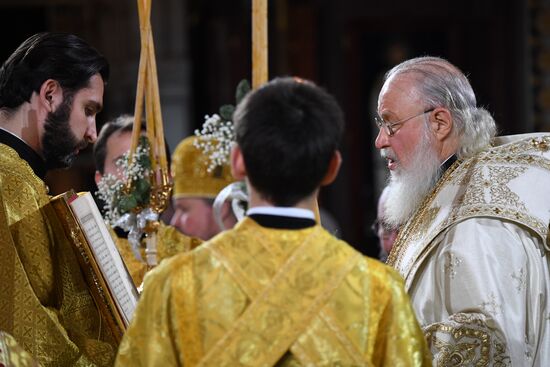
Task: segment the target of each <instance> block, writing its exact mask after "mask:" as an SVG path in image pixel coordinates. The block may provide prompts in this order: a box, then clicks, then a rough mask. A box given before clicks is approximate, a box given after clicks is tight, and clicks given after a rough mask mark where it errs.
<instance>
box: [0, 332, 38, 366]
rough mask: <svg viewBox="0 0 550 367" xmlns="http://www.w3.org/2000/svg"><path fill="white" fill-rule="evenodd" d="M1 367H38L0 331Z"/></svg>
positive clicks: (17, 345) (7, 335) (13, 340)
mask: <svg viewBox="0 0 550 367" xmlns="http://www.w3.org/2000/svg"><path fill="white" fill-rule="evenodd" d="M0 366H1V367H4V366H5V367H38V363H36V361H35V360H34V359H33V358H32V356H31V355H30V354H29V353H27V351H25V350H24V349H23V348H21V346H20V345H19V343H17V341H16V340H15V339H14V338H13V337H12V336H11V335H9V334H6V333H5V332H3V331H0Z"/></svg>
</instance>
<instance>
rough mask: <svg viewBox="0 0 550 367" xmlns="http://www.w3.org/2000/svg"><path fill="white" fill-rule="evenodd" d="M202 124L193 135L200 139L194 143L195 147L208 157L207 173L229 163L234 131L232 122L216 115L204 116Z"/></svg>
mask: <svg viewBox="0 0 550 367" xmlns="http://www.w3.org/2000/svg"><path fill="white" fill-rule="evenodd" d="M204 120H205V121H204V124H203V125H202V129H201V130H200V131H199V130H198V129H197V130H195V135H197V136H199V137H200V139H198V140H197V141H195V144H194V145H195V146H196V147H197V148H198V149H201V150H202V151H203V153H204V155H206V156H207V157H208V160H209V164H208V168H207V171H208V172H212V171H213V170H214V169H215V168H216V167H217V166H221V165H224V164H226V163H228V162H229V153H230V152H231V146H232V145H233V142H234V141H235V130H234V128H233V122H232V121H224V120H223V119H222V118H221V117H220V116H219V115H218V114H213V115H212V116H208V115H206V116H204Z"/></svg>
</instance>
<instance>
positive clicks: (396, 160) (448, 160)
mask: <svg viewBox="0 0 550 367" xmlns="http://www.w3.org/2000/svg"><path fill="white" fill-rule="evenodd" d="M378 114H379V116H378V118H377V119H376V123H377V125H378V127H379V128H380V132H379V134H378V137H377V138H376V147H377V148H378V149H380V151H381V154H382V156H383V157H384V158H386V160H387V163H388V169H389V170H390V173H391V179H390V183H389V185H390V194H389V198H388V200H387V201H386V204H385V208H384V209H385V210H384V213H385V215H384V221H385V222H386V224H387V225H391V226H394V227H399V228H400V231H399V236H398V238H397V240H396V242H395V244H394V246H393V249H392V251H391V253H390V255H389V258H388V263H389V264H390V265H392V266H393V267H394V268H396V269H397V270H398V271H399V272H400V273H401V275H402V276H403V277H404V278H405V282H406V287H407V290H408V292H409V295H410V297H411V300H412V303H413V307H414V309H415V311H416V313H417V317H418V320H419V322H420V324H421V325H422V327H423V330H424V333H425V335H426V339H427V340H428V343H429V345H430V349H431V352H432V353H433V362H434V365H435V366H450V365H452V366H489V365H490V366H493V365H495V366H509V365H513V366H549V365H550V279H549V278H550V273H549V256H550V252H549V250H550V246H549V245H550V237H549V222H550V210H549V208H550V134H529V135H516V136H501V137H496V138H495V137H494V135H495V132H496V126H495V122H494V120H493V118H492V117H491V115H490V114H489V112H487V111H486V110H485V109H483V108H480V107H477V104H476V98H475V94H474V92H473V90H472V87H471V85H470V83H469V82H468V79H467V78H466V76H465V75H464V74H463V73H462V72H461V71H460V70H459V69H458V68H457V67H455V66H454V65H452V64H450V63H449V62H448V61H446V60H443V59H440V58H435V57H421V58H415V59H411V60H408V61H405V62H403V63H401V64H399V65H397V66H395V67H394V68H393V69H391V70H390V71H389V72H388V73H387V74H386V76H385V82H384V85H383V87H382V90H381V92H380V95H379V99H378Z"/></svg>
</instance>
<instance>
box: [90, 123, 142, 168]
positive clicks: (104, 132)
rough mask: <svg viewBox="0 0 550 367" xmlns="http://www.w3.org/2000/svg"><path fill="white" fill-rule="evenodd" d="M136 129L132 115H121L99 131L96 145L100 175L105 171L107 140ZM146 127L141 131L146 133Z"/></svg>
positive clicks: (95, 156) (95, 159)
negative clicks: (116, 133)
mask: <svg viewBox="0 0 550 367" xmlns="http://www.w3.org/2000/svg"><path fill="white" fill-rule="evenodd" d="M133 127H134V117H133V116H130V115H121V116H119V117H117V118H116V119H114V120H112V121H108V122H106V123H105V124H104V125H103V126H102V127H101V130H100V131H99V134H98V136H97V140H96V142H95V144H94V161H95V167H96V169H97V170H98V171H99V173H101V174H103V170H104V169H105V158H106V157H107V140H109V137H111V135H113V134H114V133H115V132H119V133H125V132H127V133H131V132H132V129H133ZM145 129H146V125H145V124H144V123H142V124H141V131H145Z"/></svg>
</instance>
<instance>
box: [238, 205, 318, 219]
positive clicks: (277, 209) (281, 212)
mask: <svg viewBox="0 0 550 367" xmlns="http://www.w3.org/2000/svg"><path fill="white" fill-rule="evenodd" d="M251 214H264V215H276V216H279V217H292V218H306V219H313V220H315V214H313V212H312V211H311V210H309V209H303V208H294V207H282V206H255V207H253V208H250V209H248V210H247V212H246V215H251Z"/></svg>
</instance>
